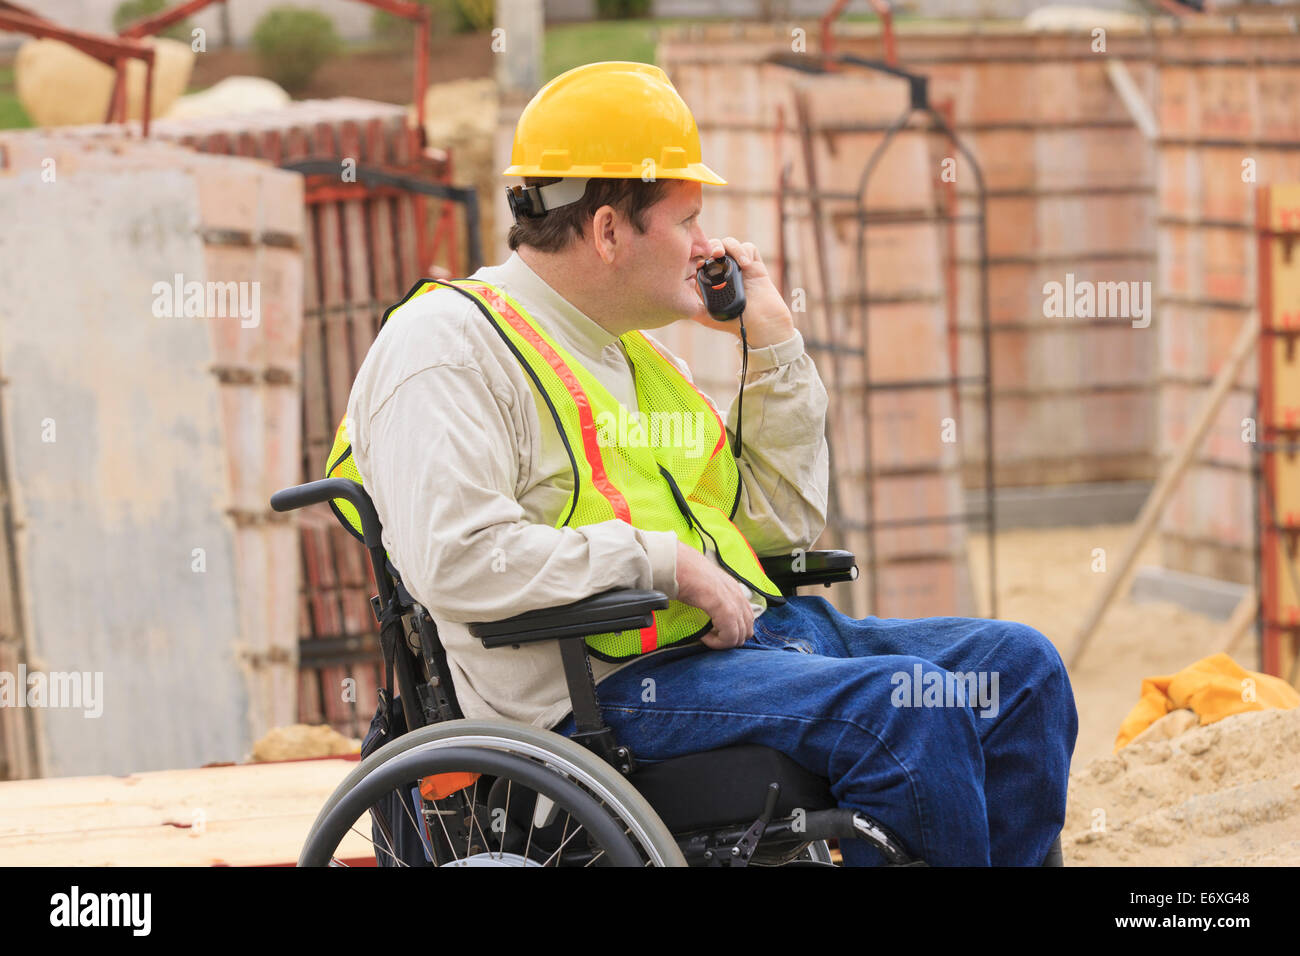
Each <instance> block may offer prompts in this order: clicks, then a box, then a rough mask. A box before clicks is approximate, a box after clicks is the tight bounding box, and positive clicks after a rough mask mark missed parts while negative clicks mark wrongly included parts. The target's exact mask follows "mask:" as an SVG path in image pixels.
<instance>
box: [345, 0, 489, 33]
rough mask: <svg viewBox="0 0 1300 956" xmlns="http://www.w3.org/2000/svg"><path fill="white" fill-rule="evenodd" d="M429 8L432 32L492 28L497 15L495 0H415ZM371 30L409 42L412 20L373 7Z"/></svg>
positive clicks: (476, 30)
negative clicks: (374, 9)
mask: <svg viewBox="0 0 1300 956" xmlns="http://www.w3.org/2000/svg"><path fill="white" fill-rule="evenodd" d="M415 2H416V3H420V4H423V5H424V6H426V7H428V8H429V32H430V33H432V34H433V35H434V36H447V35H449V34H452V33H477V32H482V31H485V30H491V29H492V25H493V23H494V22H495V21H494V17H495V16H496V0H415ZM370 32H371V33H372V34H373V35H374V36H375V38H376V39H379V40H384V41H389V42H393V43H397V42H402V43H410V42H411V39H412V36H413V34H414V32H415V24H414V23H412V22H411V21H410V20H406V19H404V18H402V17H395V16H393V15H392V14H391V13H388V12H386V11H384V10H376V11H375V12H374V13H373V14H371V17H370Z"/></svg>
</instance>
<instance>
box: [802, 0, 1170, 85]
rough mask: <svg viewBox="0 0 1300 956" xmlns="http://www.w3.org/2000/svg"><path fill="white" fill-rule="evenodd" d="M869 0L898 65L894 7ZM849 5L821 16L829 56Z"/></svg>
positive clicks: (840, 2)
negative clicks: (838, 23) (839, 21)
mask: <svg viewBox="0 0 1300 956" xmlns="http://www.w3.org/2000/svg"><path fill="white" fill-rule="evenodd" d="M868 2H870V4H871V9H872V10H874V11H876V16H878V17H879V18H880V42H881V43H882V45H883V46H884V53H885V62H886V63H888V64H889V65H890V66H898V45H897V44H896V43H895V41H894V8H893V7H892V6H891V5H890V3H889V0H868ZM1170 2H1172V0H1170ZM848 5H849V0H835V2H834V3H832V4H831V8H830V9H829V10H827V11H826V13H825V14H824V15H823V16H822V18H821V49H822V53H823V54H825V55H826V56H827V57H829V56H830V55H831V54H832V53H834V52H835V37H834V34H833V33H832V32H831V28H832V27H833V26H834V24H835V21H836V20H837V19H839V15H840V14H841V13H843V12H844V8H845V7H847V6H848ZM827 65H828V66H829V68H830V69H835V67H834V66H831V65H830V64H829V63H828V64H827Z"/></svg>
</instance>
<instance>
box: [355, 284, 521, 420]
mask: <svg viewBox="0 0 1300 956" xmlns="http://www.w3.org/2000/svg"><path fill="white" fill-rule="evenodd" d="M500 349H501V343H500V341H499V339H498V336H497V335H496V333H495V331H494V330H493V329H492V327H491V324H490V323H489V322H488V321H487V319H485V318H484V317H483V316H482V315H481V314H480V313H479V311H478V308H477V307H476V306H475V304H474V302H473V301H472V300H471V299H469V298H468V297H466V296H464V295H462V294H461V293H459V292H456V291H455V290H453V289H448V288H436V289H432V290H430V291H428V292H425V293H423V294H421V295H417V296H414V297H412V298H410V299H408V300H406V301H404V302H402V303H401V304H399V305H398V306H396V307H395V308H394V309H393V310H392V312H391V313H390V314H389V316H388V319H387V321H386V322H385V323H384V325H383V328H381V329H380V330H379V334H378V335H377V336H376V337H375V340H374V342H373V343H372V344H371V346H370V349H369V351H368V352H367V353H366V357H365V359H364V360H363V361H362V363H361V367H360V368H359V369H358V371H357V377H356V383H355V384H354V386H353V391H354V393H355V392H356V391H357V389H358V388H361V389H362V390H365V391H366V392H368V394H369V396H370V397H371V399H372V400H373V401H374V403H375V404H376V405H377V404H381V403H382V402H383V401H384V400H385V399H386V398H387V397H388V396H389V395H391V394H392V392H393V391H394V390H395V389H397V388H398V387H399V386H400V385H401V384H402V383H403V382H405V381H406V380H407V379H409V378H411V377H412V376H413V375H416V374H417V373H419V372H422V371H425V370H427V369H433V368H439V367H453V368H465V369H472V370H474V371H477V372H480V373H482V374H483V375H484V377H486V378H488V379H489V380H490V381H493V382H494V383H496V382H498V381H499V380H500V371H501V362H500V355H499V354H498V353H499V351H500Z"/></svg>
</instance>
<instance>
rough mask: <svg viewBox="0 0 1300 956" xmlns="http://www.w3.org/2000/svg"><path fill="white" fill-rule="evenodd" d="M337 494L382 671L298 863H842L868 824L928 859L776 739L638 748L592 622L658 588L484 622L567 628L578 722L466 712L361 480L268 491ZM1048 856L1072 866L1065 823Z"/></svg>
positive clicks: (845, 563)
mask: <svg viewBox="0 0 1300 956" xmlns="http://www.w3.org/2000/svg"><path fill="white" fill-rule="evenodd" d="M334 498H343V499H346V500H347V501H349V502H350V503H351V504H352V505H353V507H355V508H356V510H357V513H358V514H359V516H360V518H361V525H362V531H363V541H364V545H365V547H366V549H367V551H368V553H369V556H370V561H371V565H372V567H373V569H374V573H375V581H376V584H377V587H378V592H379V593H378V594H377V595H375V596H374V597H372V598H371V606H372V609H373V611H374V614H375V619H376V621H377V622H378V625H379V629H380V646H381V649H382V651H383V655H384V667H385V676H386V687H385V688H384V689H381V690H380V692H379V698H380V701H379V709H378V711H377V713H376V716H375V721H374V722H373V723H372V726H371V733H370V734H368V735H367V740H366V744H365V745H363V747H362V757H363V759H362V760H361V761H360V763H359V764H358V765H357V767H356V768H355V769H354V770H353V771H352V772H351V773H350V774H348V776H347V777H346V779H344V780H343V782H342V783H341V784H340V785H339V787H338V788H337V789H336V790H335V792H334V793H333V794H332V795H331V796H330V798H329V800H328V801H327V802H326V804H325V806H324V807H323V808H322V809H321V811H320V813H319V815H318V816H317V818H316V820H315V822H314V823H313V825H312V827H311V830H310V832H309V833H308V835H307V838H306V841H305V842H304V845H303V849H302V851H301V854H300V856H299V859H298V865H299V866H349V865H379V866H592V865H595V866H719V867H733V866H749V865H754V866H833V865H834V863H833V862H832V856H831V852H830V849H829V846H828V844H827V841H828V840H832V839H834V840H841V839H860V840H865V841H867V842H868V843H869V844H870V845H871V846H873V847H875V848H876V849H877V850H878V851H879V853H880V854H881V855H882V856H883V857H884V859H885V861H886V863H887V864H888V865H898V866H917V865H920V866H924V865H925V863H924V861H921V860H917V859H914V858H913V857H912V856H910V855H909V854H908V852H907V851H906V850H905V848H904V847H903V845H902V843H901V841H899V840H898V838H897V837H896V836H895V835H894V834H893V833H892V832H890V831H889V830H888V828H886V827H885V826H883V825H882V824H880V823H879V822H878V821H876V820H874V819H873V818H871V817H870V816H868V815H867V814H865V813H862V812H860V811H855V810H852V809H845V808H840V807H838V806H837V805H836V802H835V800H834V798H833V797H832V796H831V793H830V782H829V781H828V780H826V779H825V778H822V777H819V776H817V775H815V774H812V773H810V772H809V771H807V770H805V769H804V768H803V767H802V766H800V765H799V764H798V763H796V762H795V761H794V760H792V759H791V758H789V757H787V756H786V755H785V754H783V753H780V752H779V751H776V750H773V749H771V748H768V747H762V746H758V745H750V744H742V745H735V746H731V747H725V748H721V749H715V750H710V751H706V752H701V753H695V754H688V755H685V756H681V757H676V758H673V759H669V760H663V761H657V762H653V763H646V764H641V763H638V761H637V759H636V755H635V754H633V753H631V752H629V750H628V749H627V748H626V747H624V746H622V745H620V744H619V743H618V741H617V739H616V738H615V736H614V733H613V730H612V729H611V728H610V727H608V726H607V725H606V724H605V723H604V720H603V719H602V717H601V714H600V707H599V703H598V699H597V695H596V687H595V683H594V680H593V678H592V672H591V667H590V659H589V657H588V654H587V644H586V641H585V638H586V637H587V636H589V635H595V634H603V633H607V632H611V631H623V630H629V629H637V628H641V627H646V626H649V625H650V624H651V623H652V612H653V611H655V610H659V609H663V608H666V607H667V606H668V598H667V596H666V595H664V594H663V593H662V592H659V591H652V590H613V591H607V592H605V593H603V594H597V595H595V596H593V597H590V598H587V599H584V600H581V601H577V602H574V603H572V604H568V605H565V606H562V607H556V608H546V609H541V610H537V611H530V612H528V613H525V614H519V615H516V616H514V617H511V618H507V619H505V620H500V621H495V622H484V623H478V624H471V625H470V626H469V630H470V633H471V634H472V635H473V636H474V637H476V638H477V639H479V640H480V641H481V642H482V643H483V645H484V646H485V647H487V648H501V647H509V646H518V645H521V644H524V643H531V642H534V641H557V642H559V647H560V655H561V660H562V663H563V667H564V674H565V680H566V683H567V685H568V690H569V697H570V701H571V704H572V713H573V717H574V722H575V724H576V731H575V733H574V734H573V735H572V736H571V737H565V736H563V735H561V734H559V733H555V732H554V731H551V730H546V729H542V728H538V727H534V726H530V725H527V724H523V723H521V722H518V721H512V720H505V719H476V720H471V719H466V718H465V717H464V716H463V714H462V713H461V711H460V709H459V706H458V704H457V702H456V693H455V689H454V687H453V686H452V682H451V677H450V671H449V668H448V665H447V657H446V654H445V651H444V649H443V647H442V644H441V642H440V640H439V638H438V632H437V628H436V626H435V624H434V621H433V619H432V618H431V617H430V615H429V613H428V612H427V611H426V610H425V609H424V608H423V607H421V606H420V604H419V603H418V602H417V601H415V600H414V599H413V598H412V597H411V595H410V593H409V592H408V591H407V589H406V587H405V585H404V584H403V582H402V580H401V576H400V575H399V574H398V572H397V569H396V568H394V567H393V565H392V563H391V562H390V561H389V560H388V557H387V555H386V553H385V550H384V547H383V544H382V543H381V531H382V528H381V525H380V522H379V516H378V514H377V512H376V511H375V508H374V504H373V503H372V502H371V500H370V496H369V495H368V494H367V493H366V492H365V490H364V489H363V487H362V486H361V485H360V484H359V483H357V482H355V481H352V480H351V479H348V478H325V479H321V480H318V481H312V482H308V483H306V484H303V485H297V486H294V487H291V488H286V489H283V490H281V491H278V492H276V493H275V494H274V495H273V496H272V498H271V507H272V508H273V509H274V510H275V511H278V512H286V511H291V510H294V509H297V508H302V507H306V506H308V505H312V504H317V503H322V502H328V501H330V500H331V499H334ZM761 560H762V564H763V568H764V571H765V572H766V573H767V575H768V577H770V578H771V579H772V580H773V581H774V582H775V583H776V584H777V585H778V586H779V587H780V588H781V592H782V593H783V594H787V595H789V594H792V593H795V589H796V588H798V587H801V586H805V585H817V584H821V585H825V586H827V587H829V586H830V585H831V584H832V583H834V582H837V581H850V580H853V579H854V578H855V577H856V576H857V566H856V564H855V560H854V557H853V555H852V554H851V553H849V552H846V551H811V552H806V553H803V554H801V555H800V556H799V558H798V559H796V558H795V557H794V556H791V555H783V556H779V557H773V558H763V559H761ZM394 677H395V678H396V685H397V690H398V693H397V695H396V696H395V697H394V696H393V694H392V688H393V686H394ZM368 751H369V752H368ZM367 815H369V817H370V821H369V822H370V827H369V835H367V834H366V832H365V830H364V827H365V824H364V823H363V822H362V821H363V820H364V819H365V817H366V816H367ZM1044 865H1060V841H1059V839H1058V840H1057V842H1056V844H1055V845H1054V846H1053V848H1052V852H1051V853H1049V855H1048V859H1047V860H1045V861H1044Z"/></svg>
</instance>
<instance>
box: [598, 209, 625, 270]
mask: <svg viewBox="0 0 1300 956" xmlns="http://www.w3.org/2000/svg"><path fill="white" fill-rule="evenodd" d="M619 219H620V216H619V212H618V210H617V209H615V208H614V207H613V206H609V205H606V206H601V207H600V208H599V209H597V210H596V214H595V215H594V216H593V217H592V220H591V234H592V239H593V240H594V242H595V243H596V255H598V256H600V258H601V260H602V261H604V262H613V261H614V253H615V252H616V250H617V248H618V225H619Z"/></svg>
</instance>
